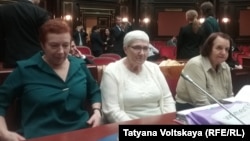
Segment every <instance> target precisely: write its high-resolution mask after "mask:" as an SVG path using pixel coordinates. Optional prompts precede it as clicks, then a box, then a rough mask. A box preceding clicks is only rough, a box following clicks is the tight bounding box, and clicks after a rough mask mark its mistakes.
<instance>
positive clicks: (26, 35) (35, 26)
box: [0, 0, 49, 68]
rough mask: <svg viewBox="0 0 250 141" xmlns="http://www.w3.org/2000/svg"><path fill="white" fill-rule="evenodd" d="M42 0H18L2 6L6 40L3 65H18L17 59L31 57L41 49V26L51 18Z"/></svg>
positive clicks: (1, 29) (0, 20)
mask: <svg viewBox="0 0 250 141" xmlns="http://www.w3.org/2000/svg"><path fill="white" fill-rule="evenodd" d="M39 3H40V0H18V1H17V2H15V3H11V4H6V5H3V6H1V8H0V34H1V36H0V37H1V38H2V40H3V41H4V42H5V46H4V49H3V50H4V53H3V54H4V56H3V67H5V68H13V67H16V61H18V60H23V59H27V58H29V57H31V56H32V55H33V54H35V53H36V52H37V51H40V50H41V46H40V42H39V40H38V34H39V33H38V30H39V27H40V26H41V25H42V24H43V23H44V22H45V21H47V20H48V19H49V14H48V12H47V11H46V10H44V9H42V8H41V7H39V6H38V4H39Z"/></svg>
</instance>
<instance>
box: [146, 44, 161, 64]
mask: <svg viewBox="0 0 250 141" xmlns="http://www.w3.org/2000/svg"><path fill="white" fill-rule="evenodd" d="M148 47H149V51H148V58H147V60H148V61H156V60H158V59H159V58H160V54H159V50H158V49H157V48H155V47H154V46H153V45H152V44H149V45H148Z"/></svg>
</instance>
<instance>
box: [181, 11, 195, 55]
mask: <svg viewBox="0 0 250 141" xmlns="http://www.w3.org/2000/svg"><path fill="white" fill-rule="evenodd" d="M197 18H198V13H197V11H196V10H193V9H190V10H188V11H187V12H186V20H187V21H188V24H187V25H185V26H183V27H181V28H180V31H179V35H178V42H177V59H190V58H192V57H194V56H197V55H199V54H200V47H199V44H200V36H199V34H198V33H197V32H198V30H199V28H200V22H199V21H198V19H197Z"/></svg>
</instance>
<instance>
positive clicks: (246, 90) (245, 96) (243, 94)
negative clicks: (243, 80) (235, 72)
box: [224, 85, 250, 103]
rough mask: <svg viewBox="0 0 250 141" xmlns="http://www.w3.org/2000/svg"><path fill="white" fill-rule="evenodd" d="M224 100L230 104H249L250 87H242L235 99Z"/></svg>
mask: <svg viewBox="0 0 250 141" xmlns="http://www.w3.org/2000/svg"><path fill="white" fill-rule="evenodd" d="M224 100H225V101H230V102H235V101H243V102H249V103H250V85H245V86H243V87H242V88H241V89H240V90H239V92H238V93H237V94H236V96H235V97H230V98H226V99H224Z"/></svg>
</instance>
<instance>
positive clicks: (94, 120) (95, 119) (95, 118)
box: [87, 110, 102, 127]
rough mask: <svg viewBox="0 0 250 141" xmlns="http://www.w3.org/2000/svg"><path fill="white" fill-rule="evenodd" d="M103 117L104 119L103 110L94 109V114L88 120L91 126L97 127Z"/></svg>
mask: <svg viewBox="0 0 250 141" xmlns="http://www.w3.org/2000/svg"><path fill="white" fill-rule="evenodd" d="M101 119H102V115H101V111H100V110H94V111H93V114H92V116H91V117H90V119H89V120H88V121H87V123H88V124H89V125H90V126H91V127H96V126H99V125H101Z"/></svg>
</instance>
